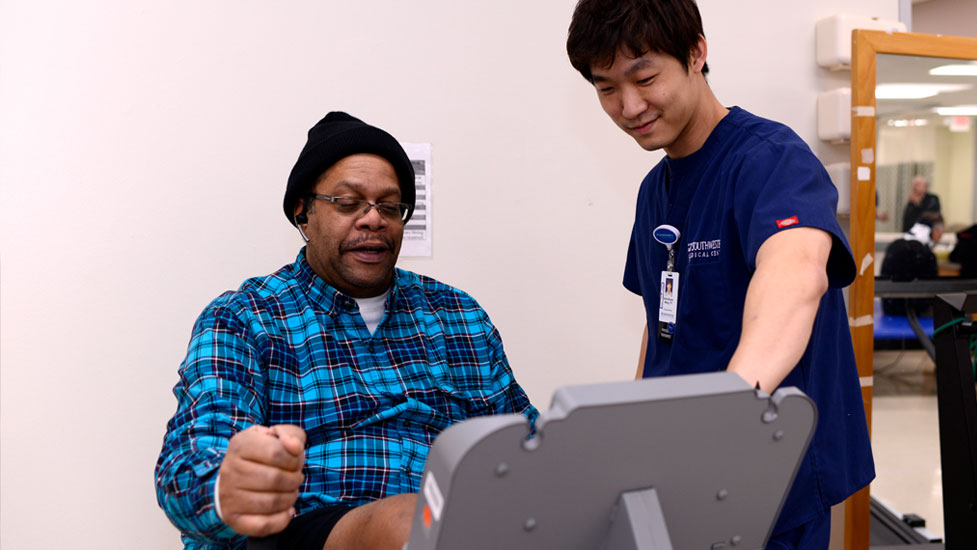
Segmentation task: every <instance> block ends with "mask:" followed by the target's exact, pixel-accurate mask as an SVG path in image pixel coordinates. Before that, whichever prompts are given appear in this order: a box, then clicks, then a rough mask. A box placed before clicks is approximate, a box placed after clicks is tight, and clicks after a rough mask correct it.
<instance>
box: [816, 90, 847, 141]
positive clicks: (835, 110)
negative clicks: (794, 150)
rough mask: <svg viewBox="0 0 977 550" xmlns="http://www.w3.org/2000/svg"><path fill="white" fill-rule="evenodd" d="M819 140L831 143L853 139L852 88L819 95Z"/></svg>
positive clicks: (829, 91)
mask: <svg viewBox="0 0 977 550" xmlns="http://www.w3.org/2000/svg"><path fill="white" fill-rule="evenodd" d="M818 138H819V139H821V140H822V141H827V142H830V143H843V142H845V141H848V140H849V139H851V88H836V89H834V90H828V91H826V92H821V93H819V94H818Z"/></svg>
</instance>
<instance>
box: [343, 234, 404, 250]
mask: <svg viewBox="0 0 977 550" xmlns="http://www.w3.org/2000/svg"><path fill="white" fill-rule="evenodd" d="M376 242H381V243H383V244H384V246H386V247H387V248H389V249H390V250H393V249H394V241H393V239H391V238H390V237H388V236H386V235H363V236H362V237H356V238H354V239H349V240H346V241H343V242H341V243H339V251H340V252H349V251H350V250H353V249H355V248H357V247H359V246H361V245H363V244H364V243H371V244H374V243H376Z"/></svg>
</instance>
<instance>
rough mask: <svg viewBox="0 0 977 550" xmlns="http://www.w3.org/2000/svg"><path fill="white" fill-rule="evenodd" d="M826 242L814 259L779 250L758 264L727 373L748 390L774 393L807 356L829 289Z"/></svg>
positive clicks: (748, 292) (817, 250)
mask: <svg viewBox="0 0 977 550" xmlns="http://www.w3.org/2000/svg"><path fill="white" fill-rule="evenodd" d="M793 231H800V229H796V230H791V231H790V232H793ZM825 238H826V239H827V241H826V242H825V241H822V242H821V243H820V244H819V247H818V248H816V249H815V250H814V253H810V254H808V253H804V252H797V251H795V250H790V249H789V248H788V249H787V250H786V251H785V250H784V249H783V248H780V249H778V250H777V252H778V253H776V254H767V255H766V257H764V258H763V262H762V263H761V261H760V260H759V259H758V262H757V270H756V272H755V273H754V275H753V278H752V279H751V281H750V286H749V288H748V290H747V293H746V301H745V304H744V310H743V328H742V332H741V335H740V342H739V345H738V346H737V348H736V351H735V353H734V354H733V357H732V359H731V360H730V362H729V365H728V367H727V370H729V371H731V372H735V373H737V374H739V375H740V376H741V377H743V379H744V380H746V381H747V382H749V383H750V385H755V384H756V383H757V382H759V384H760V388H761V389H763V390H764V391H767V392H772V391H773V390H774V389H776V387H777V386H778V385H780V383H781V382H782V381H783V380H784V378H785V377H786V376H787V375H788V374H789V373H790V371H791V370H793V368H794V367H795V366H796V365H797V363H798V361H800V359H801V356H802V355H803V354H804V350H805V349H806V348H807V344H808V342H809V341H810V338H811V329H812V327H813V325H814V319H815V317H816V316H817V312H818V306H819V305H820V302H821V297H822V296H823V295H824V293H825V291H826V290H827V288H828V277H827V273H826V271H825V265H826V262H827V255H828V252H829V251H830V245H831V243H830V238H829V237H827V236H826V235H825ZM771 250H773V249H771ZM768 252H770V251H768ZM758 258H759V256H758Z"/></svg>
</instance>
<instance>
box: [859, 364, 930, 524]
mask: <svg viewBox="0 0 977 550" xmlns="http://www.w3.org/2000/svg"><path fill="white" fill-rule="evenodd" d="M874 361H875V376H874V385H875V388H874V396H873V400H872V449H873V452H874V454H875V469H876V479H875V481H874V482H873V483H872V489H871V493H872V496H873V497H875V498H876V499H879V500H880V501H882V502H884V503H885V504H887V505H889V506H890V507H891V508H894V509H895V510H898V511H899V512H902V513H910V512H911V513H915V514H917V515H919V516H922V517H923V518H925V519H926V528H927V529H929V530H930V531H932V532H933V533H935V534H937V535H939V536H940V537H942V536H943V500H942V499H943V487H942V485H941V484H942V478H941V470H940V437H939V425H938V420H937V412H936V410H937V409H936V381H935V377H934V374H933V369H934V365H933V362H932V361H931V360H930V359H929V357H928V356H927V355H926V354H925V352H923V351H919V350H912V351H901V352H900V351H877V352H875V359H874Z"/></svg>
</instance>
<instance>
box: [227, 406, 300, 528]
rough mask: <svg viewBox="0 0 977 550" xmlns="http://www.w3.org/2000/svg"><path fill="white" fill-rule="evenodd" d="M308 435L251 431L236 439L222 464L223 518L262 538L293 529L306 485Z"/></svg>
mask: <svg viewBox="0 0 977 550" xmlns="http://www.w3.org/2000/svg"><path fill="white" fill-rule="evenodd" d="M303 464H305V431H303V430H302V428H299V427H298V426H293V425H288V424H280V425H277V426H271V427H266V426H251V427H250V428H248V429H246V430H243V431H240V432H238V433H236V434H234V436H233V437H231V440H230V442H229V443H228V445H227V454H226V455H225V456H224V462H223V463H221V467H220V471H219V472H218V475H219V476H220V487H219V498H220V507H221V515H222V516H223V519H224V523H226V524H227V525H228V526H229V527H230V528H231V529H233V530H234V531H235V532H237V533H240V534H242V535H248V536H257V537H263V536H267V535H271V534H274V533H278V532H280V531H282V530H284V529H285V527H286V526H288V522H289V521H291V519H292V516H293V515H294V514H295V509H294V508H293V505H294V504H295V500H296V499H297V498H298V495H299V486H301V485H302V480H303V476H302V465H303Z"/></svg>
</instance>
